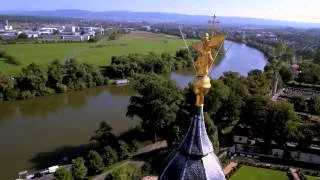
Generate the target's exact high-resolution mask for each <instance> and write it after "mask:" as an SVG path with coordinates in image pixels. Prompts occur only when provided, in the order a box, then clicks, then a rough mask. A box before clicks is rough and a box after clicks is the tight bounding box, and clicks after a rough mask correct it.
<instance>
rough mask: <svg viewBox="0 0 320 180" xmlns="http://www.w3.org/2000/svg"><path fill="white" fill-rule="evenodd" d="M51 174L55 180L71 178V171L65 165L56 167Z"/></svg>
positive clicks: (70, 179) (68, 179)
mask: <svg viewBox="0 0 320 180" xmlns="http://www.w3.org/2000/svg"><path fill="white" fill-rule="evenodd" d="M53 175H54V179H55V180H73V178H72V174H71V172H70V171H69V170H68V169H67V168H65V167H60V168H58V169H57V170H56V172H54V174H53Z"/></svg>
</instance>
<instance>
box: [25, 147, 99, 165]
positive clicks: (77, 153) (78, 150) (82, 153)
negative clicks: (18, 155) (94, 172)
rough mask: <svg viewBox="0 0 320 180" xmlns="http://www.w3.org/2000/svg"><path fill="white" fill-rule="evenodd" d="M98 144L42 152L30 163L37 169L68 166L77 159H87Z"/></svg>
mask: <svg viewBox="0 0 320 180" xmlns="http://www.w3.org/2000/svg"><path fill="white" fill-rule="evenodd" d="M96 146H97V145H96V144H92V143H90V144H83V145H80V146H62V147H59V148H57V149H54V150H53V151H50V152H40V153H37V154H36V155H35V156H34V157H32V158H31V159H30V160H29V161H30V162H31V163H32V164H33V168H35V169H43V168H47V167H50V166H53V165H60V164H67V163H70V162H71V160H72V159H74V158H76V157H86V156H87V155H88V153H89V151H90V150H92V149H95V148H96Z"/></svg>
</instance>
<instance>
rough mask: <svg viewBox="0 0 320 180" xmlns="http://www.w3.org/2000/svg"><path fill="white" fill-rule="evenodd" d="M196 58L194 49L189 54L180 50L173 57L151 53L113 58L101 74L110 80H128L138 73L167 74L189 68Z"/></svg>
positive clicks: (166, 54)
mask: <svg viewBox="0 0 320 180" xmlns="http://www.w3.org/2000/svg"><path fill="white" fill-rule="evenodd" d="M196 56H197V53H196V51H195V50H194V49H191V53H189V52H188V50H186V49H180V50H178V51H177V52H176V54H175V55H174V56H173V55H171V54H169V53H162V54H155V53H152V52H151V53H149V54H138V53H135V54H129V55H122V56H114V57H112V59H111V64H110V65H109V66H105V67H102V72H103V74H104V75H105V76H107V77H109V78H111V79H121V78H128V77H132V76H133V75H134V74H139V73H150V72H153V73H156V74H162V73H168V72H171V71H174V70H178V69H181V68H187V67H191V66H192V63H193V60H194V59H195V57H196Z"/></svg>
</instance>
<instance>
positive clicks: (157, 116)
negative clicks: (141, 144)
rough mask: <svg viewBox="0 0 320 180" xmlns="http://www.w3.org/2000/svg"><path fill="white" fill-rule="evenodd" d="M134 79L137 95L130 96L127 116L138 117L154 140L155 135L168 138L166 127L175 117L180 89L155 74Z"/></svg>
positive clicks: (180, 101) (180, 95)
mask: <svg viewBox="0 0 320 180" xmlns="http://www.w3.org/2000/svg"><path fill="white" fill-rule="evenodd" d="M135 79H136V80H135V83H134V85H133V87H134V89H135V90H136V92H137V93H138V95H137V96H132V97H131V98H130V104H129V106H128V111H127V116H129V117H134V116H138V117H140V118H141V127H142V128H143V129H144V130H145V132H146V133H148V134H149V135H153V136H154V140H155V141H156V140H157V136H159V137H161V138H163V139H170V137H168V133H167V129H168V128H169V127H170V126H172V125H173V122H174V121H175V119H176V114H177V112H178V110H179V105H180V104H181V103H182V100H183V96H182V91H181V90H180V89H179V88H178V87H177V86H176V84H175V83H174V82H173V81H171V80H167V79H165V78H163V77H161V76H157V75H155V74H151V75H139V76H136V77H135Z"/></svg>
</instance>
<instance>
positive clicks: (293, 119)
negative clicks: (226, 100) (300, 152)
mask: <svg viewBox="0 0 320 180" xmlns="http://www.w3.org/2000/svg"><path fill="white" fill-rule="evenodd" d="M297 120H298V117H297V115H296V113H295V111H294V108H293V106H292V105H291V104H289V103H287V102H272V101H271V100H270V99H268V98H267V97H263V96H253V97H250V98H248V100H247V101H246V104H245V106H244V108H243V110H242V114H241V123H242V124H244V125H246V126H248V127H250V133H251V134H252V135H253V136H254V137H257V138H262V139H263V140H264V141H265V143H266V144H270V143H271V141H272V140H273V141H275V142H276V143H278V144H279V145H284V144H285V143H286V142H288V141H291V140H296V139H297V134H298V133H297V129H298V126H297ZM270 132H272V133H270Z"/></svg>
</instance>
